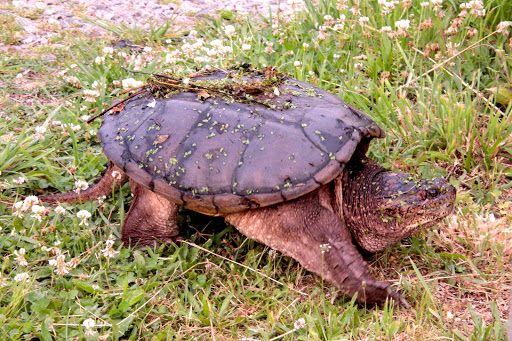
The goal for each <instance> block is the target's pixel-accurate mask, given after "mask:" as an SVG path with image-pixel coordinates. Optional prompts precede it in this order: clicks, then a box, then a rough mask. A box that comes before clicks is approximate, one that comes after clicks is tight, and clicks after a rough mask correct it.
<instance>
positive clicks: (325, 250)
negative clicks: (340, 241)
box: [320, 244, 331, 253]
mask: <svg viewBox="0 0 512 341" xmlns="http://www.w3.org/2000/svg"><path fill="white" fill-rule="evenodd" d="M320 249H322V253H326V252H329V250H330V249H331V245H329V244H321V245H320Z"/></svg>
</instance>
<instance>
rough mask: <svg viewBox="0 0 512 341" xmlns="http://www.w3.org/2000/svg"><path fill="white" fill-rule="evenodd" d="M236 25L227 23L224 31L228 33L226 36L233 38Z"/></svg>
mask: <svg viewBox="0 0 512 341" xmlns="http://www.w3.org/2000/svg"><path fill="white" fill-rule="evenodd" d="M235 32H236V30H235V26H233V25H227V26H225V27H224V33H225V34H226V37H228V38H231V37H233V36H234V35H235Z"/></svg>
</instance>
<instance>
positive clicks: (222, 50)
mask: <svg viewBox="0 0 512 341" xmlns="http://www.w3.org/2000/svg"><path fill="white" fill-rule="evenodd" d="M219 52H220V53H221V54H231V53H233V48H232V47H231V46H227V45H226V46H222V47H220V48H219Z"/></svg>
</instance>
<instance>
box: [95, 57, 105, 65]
mask: <svg viewBox="0 0 512 341" xmlns="http://www.w3.org/2000/svg"><path fill="white" fill-rule="evenodd" d="M94 62H95V63H96V64H103V62H105V57H103V56H101V57H100V56H98V57H96V58H94Z"/></svg>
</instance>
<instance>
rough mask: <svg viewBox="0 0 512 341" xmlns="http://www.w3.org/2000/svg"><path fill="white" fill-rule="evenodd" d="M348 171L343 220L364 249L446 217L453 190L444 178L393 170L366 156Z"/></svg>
mask: <svg viewBox="0 0 512 341" xmlns="http://www.w3.org/2000/svg"><path fill="white" fill-rule="evenodd" d="M367 160H368V162H366V163H363V166H362V167H359V169H355V170H354V169H352V174H348V177H347V182H346V190H344V191H343V210H344V219H345V220H346V222H347V225H348V227H349V229H350V230H351V232H352V235H353V236H354V238H355V240H356V241H357V243H358V244H359V246H361V247H362V248H363V249H365V250H367V251H370V252H377V251H380V250H382V249H384V248H385V247H387V246H388V245H390V244H392V243H395V242H398V241H400V240H401V239H403V238H406V237H409V236H410V235H412V234H414V233H416V232H418V231H419V230H420V229H422V228H428V227H431V226H433V225H435V224H437V223H438V222H439V221H440V220H442V219H443V218H444V217H446V216H448V215H449V214H450V213H451V212H452V210H453V205H454V202H455V195H456V191H455V188H454V187H453V186H451V185H450V184H449V183H448V182H447V181H446V180H445V179H442V178H438V179H434V180H425V179H421V178H417V177H414V176H412V175H411V174H407V173H400V172H392V171H389V170H386V169H383V168H381V167H380V166H379V165H378V164H376V163H375V162H373V161H371V160H369V159H367Z"/></svg>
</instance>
